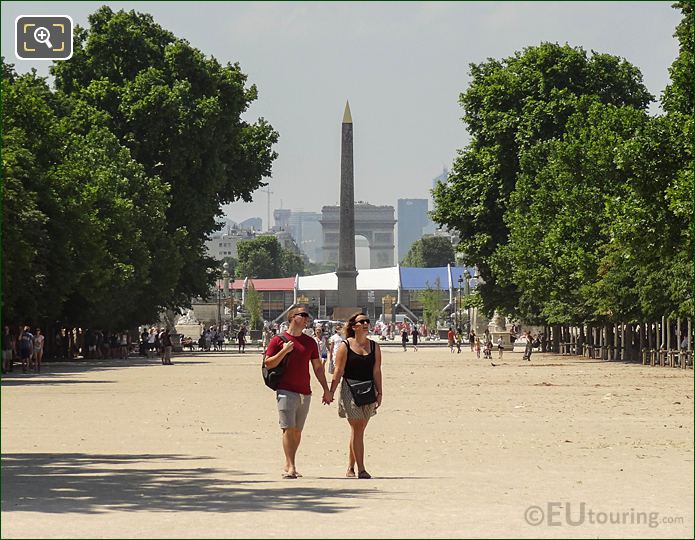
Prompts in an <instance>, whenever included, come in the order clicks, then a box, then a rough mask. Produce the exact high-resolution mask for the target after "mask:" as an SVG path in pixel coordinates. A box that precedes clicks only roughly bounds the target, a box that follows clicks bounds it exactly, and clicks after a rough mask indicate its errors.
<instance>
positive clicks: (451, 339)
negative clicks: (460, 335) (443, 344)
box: [446, 330, 456, 343]
mask: <svg viewBox="0 0 695 540" xmlns="http://www.w3.org/2000/svg"><path fill="white" fill-rule="evenodd" d="M446 338H447V339H448V340H449V343H453V342H454V339H455V338H456V334H454V331H453V330H449V331H448V332H447V334H446Z"/></svg>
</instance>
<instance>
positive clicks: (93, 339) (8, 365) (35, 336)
mask: <svg viewBox="0 0 695 540" xmlns="http://www.w3.org/2000/svg"><path fill="white" fill-rule="evenodd" d="M130 347H131V340H130V336H129V334H128V332H127V331H125V330H123V331H104V330H101V329H93V328H67V327H61V328H59V329H58V330H56V332H55V335H53V340H52V347H51V351H50V352H51V353H52V357H53V358H59V359H65V360H71V359H74V358H78V357H82V358H89V359H101V358H122V359H127V358H128V356H129V354H130ZM45 355H46V336H45V335H44V333H43V332H42V330H41V328H39V327H31V326H28V325H23V326H10V325H5V326H4V330H3V337H2V372H3V373H6V372H8V371H14V364H15V363H17V362H20V363H21V366H22V372H24V373H26V372H27V371H28V370H31V371H36V372H40V371H41V363H42V361H43V359H44V357H45Z"/></svg>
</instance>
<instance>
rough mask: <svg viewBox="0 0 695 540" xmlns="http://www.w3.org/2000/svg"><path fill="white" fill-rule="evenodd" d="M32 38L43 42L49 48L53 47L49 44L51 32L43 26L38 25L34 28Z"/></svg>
mask: <svg viewBox="0 0 695 540" xmlns="http://www.w3.org/2000/svg"><path fill="white" fill-rule="evenodd" d="M34 39H35V40H36V41H38V42H39V43H43V44H45V45H46V46H47V47H48V48H49V49H52V48H53V45H52V44H51V33H50V32H49V31H48V29H47V28H45V27H44V26H39V27H38V28H37V29H36V30H34Z"/></svg>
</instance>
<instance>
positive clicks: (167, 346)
mask: <svg viewBox="0 0 695 540" xmlns="http://www.w3.org/2000/svg"><path fill="white" fill-rule="evenodd" d="M160 341H161V344H162V365H163V366H170V365H172V362H171V351H172V349H173V343H172V341H171V333H170V331H169V327H167V328H165V329H164V330H163V331H162V334H161V338H160Z"/></svg>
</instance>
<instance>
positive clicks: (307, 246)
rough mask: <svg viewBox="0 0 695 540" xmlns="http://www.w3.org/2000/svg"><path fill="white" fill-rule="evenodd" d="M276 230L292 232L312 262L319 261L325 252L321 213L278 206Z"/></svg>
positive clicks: (294, 238) (296, 241) (302, 251)
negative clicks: (296, 210)
mask: <svg viewBox="0 0 695 540" xmlns="http://www.w3.org/2000/svg"><path fill="white" fill-rule="evenodd" d="M273 216H274V217H275V227H274V228H273V230H274V231H275V232H278V231H285V232H287V233H288V234H290V235H291V236H292V238H293V240H294V242H295V243H296V245H297V247H298V248H299V250H300V252H301V253H303V254H304V255H306V256H307V257H309V260H311V261H312V262H319V261H320V260H321V256H322V254H323V235H322V234H321V223H320V221H321V214H319V213H318V212H295V211H294V210H290V209H289V208H278V209H277V210H275V211H274V212H273Z"/></svg>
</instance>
